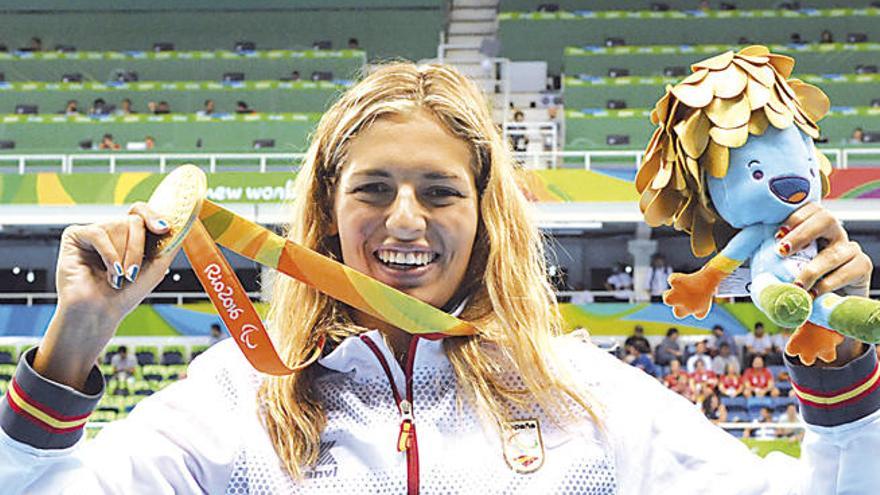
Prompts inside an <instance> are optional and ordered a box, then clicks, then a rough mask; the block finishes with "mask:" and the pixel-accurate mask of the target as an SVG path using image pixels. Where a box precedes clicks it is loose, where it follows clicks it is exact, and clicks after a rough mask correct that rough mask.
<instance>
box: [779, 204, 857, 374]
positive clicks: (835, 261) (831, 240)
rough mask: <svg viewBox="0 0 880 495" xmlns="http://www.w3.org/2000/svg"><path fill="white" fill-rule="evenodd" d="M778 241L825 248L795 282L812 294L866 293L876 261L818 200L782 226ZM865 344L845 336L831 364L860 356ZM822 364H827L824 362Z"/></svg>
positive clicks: (793, 247)
mask: <svg viewBox="0 0 880 495" xmlns="http://www.w3.org/2000/svg"><path fill="white" fill-rule="evenodd" d="M786 229H787V233H785V235H784V236H783V237H781V238H780V239H779V240H778V242H780V243H781V242H788V243H789V244H790V247H791V248H790V250H789V252H791V253H796V252H798V251H800V250H801V249H803V248H805V247H806V246H807V245H809V244H810V242H812V241H819V242H820V246H822V245H823V244H824V247H823V248H822V249H821V251H819V253H818V255H816V257H815V258H813V259H812V260H811V261H810V262H809V263H807V265H806V266H804V268H803V270H802V271H801V273H800V275H798V276H797V278H796V279H795V281H794V282H795V283H796V284H798V285H801V286H802V287H803V288H804V289H806V290H808V291H810V293H811V294H812V295H813V297H818V296H820V295H822V294H824V293H826V292H831V291H835V290H838V289H840V290H842V291H843V292H844V293H846V294H848V295H854V296H867V295H868V289H869V287H870V283H871V272H872V271H873V269H874V264H873V263H872V262H871V258H869V257H868V255H867V254H865V253H864V252H863V251H862V247H861V246H860V245H859V243H857V242H855V241H851V240H849V235H848V234H847V233H846V230H844V229H843V226H842V225H841V224H840V222H839V221H838V220H837V219H836V218H834V216H833V215H832V214H831V213H830V212H829V211H828V210H826V209H825V208H824V207H823V206H821V205H819V204H816V203H808V204H806V205H804V206H803V207H801V208H800V209H799V210H797V211H795V212H794V213H792V214H791V215H790V216H789V217H788V219H786V221H785V223H783V227H782V229H781V231H782V232H786ZM863 351H864V345H863V344H862V343H861V342H859V341H857V340H855V339H851V338H846V340H844V341H843V343H841V344H840V345H839V346H837V360H835V361H834V362H833V363H830V364H829V365H828V366H842V365H843V364H846V363H847V362H849V361H851V360H852V359H854V358H856V357H858V356H860V355H861V354H862V352H863ZM817 363H818V364H819V365H824V363H821V361H819V362H817Z"/></svg>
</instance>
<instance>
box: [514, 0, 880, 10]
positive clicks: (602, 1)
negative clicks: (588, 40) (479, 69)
mask: <svg viewBox="0 0 880 495" xmlns="http://www.w3.org/2000/svg"><path fill="white" fill-rule="evenodd" d="M871 1H872V0H801V1H799V2H797V3H799V4H800V5H801V7H802V8H831V7H868V6H870V5H871ZM725 3H730V4H733V5H735V6H736V7H737V8H738V9H765V8H767V7H770V6H776V5H779V4H781V3H783V2H782V1H774V2H768V1H766V0H726V2H725ZM547 4H555V5H557V6H558V7H559V8H560V9H561V10H568V11H572V12H574V11H578V10H596V11H598V10H650V9H651V7H652V5H654V4H664V5H666V6H667V7H668V8H669V9H670V10H690V9H694V8H696V7H697V5H698V4H699V2H695V1H694V0H590V1H589V2H584V1H583V0H551V1H547V0H504V1H503V2H501V5H500V7H501V10H502V11H505V12H516V11H522V12H528V11H534V10H538V8H539V7H540V6H541V5H547ZM720 4H721V1H720V0H712V1H710V2H709V5H710V7H712V8H718V7H719V6H720ZM586 7H589V8H586Z"/></svg>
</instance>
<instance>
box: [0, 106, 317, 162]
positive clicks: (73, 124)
mask: <svg viewBox="0 0 880 495" xmlns="http://www.w3.org/2000/svg"><path fill="white" fill-rule="evenodd" d="M319 117H320V114H312V113H286V114H285V113H278V114H274V113H273V114H248V115H226V116H218V117H199V116H197V115H195V114H171V115H143V114H139V115H129V116H124V117H108V118H101V119H96V118H89V117H85V116H71V117H66V116H63V115H57V116H44V115H37V116H28V115H8V116H5V117H2V119H3V121H2V122H3V125H2V126H0V139H8V140H13V141H15V142H16V147H15V149H14V150H8V151H7V152H18V153H20V152H26V151H28V150H29V151H31V152H40V153H53V152H55V153H58V152H63V153H69V152H73V151H75V150H76V147H77V144H78V143H80V142H81V141H83V140H90V141H92V142H93V143H98V142H99V141H100V139H101V136H102V135H103V134H105V133H110V134H112V135H113V137H114V140H115V141H116V142H117V143H125V142H128V141H143V140H144V137H145V136H152V137H154V138H155V140H156V148H157V151H158V150H166V151H167V150H172V151H178V152H179V151H213V152H223V151H243V150H248V149H252V148H253V142H254V140H257V139H267V138H272V139H275V140H276V148H278V149H279V150H283V151H286V152H297V151H303V150H304V149H305V146H306V139H307V136H308V133H309V132H310V131H311V129H312V127H313V126H314V125H315V123H316V122H317V120H318V118H319Z"/></svg>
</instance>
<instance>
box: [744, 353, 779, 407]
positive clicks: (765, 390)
mask: <svg viewBox="0 0 880 495" xmlns="http://www.w3.org/2000/svg"><path fill="white" fill-rule="evenodd" d="M742 378H743V382H744V383H745V396H746V397H765V396H767V395H770V396H771V397H779V389H777V388H776V384H775V383H774V381H773V374H772V373H770V370H768V369H767V368H765V367H764V358H762V357H761V356H755V357H754V358H753V359H752V367H751V368H749V369H747V370H746V372H745V373H743V376H742Z"/></svg>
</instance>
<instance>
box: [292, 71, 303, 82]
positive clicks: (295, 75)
mask: <svg viewBox="0 0 880 495" xmlns="http://www.w3.org/2000/svg"><path fill="white" fill-rule="evenodd" d="M301 78H302V76H300V75H299V71H298V70H295V71H293V72H291V73H290V80H291V81H299V80H300V79H301Z"/></svg>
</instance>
